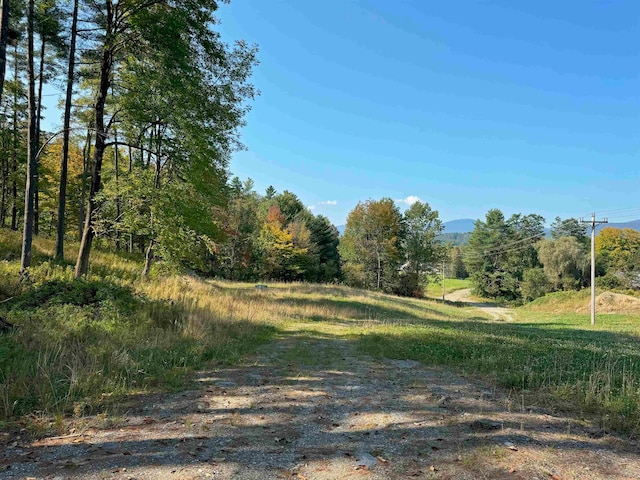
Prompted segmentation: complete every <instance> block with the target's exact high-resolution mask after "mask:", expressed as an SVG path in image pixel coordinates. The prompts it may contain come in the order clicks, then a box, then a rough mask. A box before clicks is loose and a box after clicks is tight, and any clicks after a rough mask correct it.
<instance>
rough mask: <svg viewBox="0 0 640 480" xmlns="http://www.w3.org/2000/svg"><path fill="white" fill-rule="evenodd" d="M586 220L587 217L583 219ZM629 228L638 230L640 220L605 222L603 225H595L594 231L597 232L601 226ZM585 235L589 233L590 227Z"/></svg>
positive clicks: (639, 229)
mask: <svg viewBox="0 0 640 480" xmlns="http://www.w3.org/2000/svg"><path fill="white" fill-rule="evenodd" d="M585 220H588V219H585ZM607 227H609V228H630V229H632V230H638V231H640V220H631V221H630V222H624V223H605V224H603V225H597V226H596V233H598V232H599V231H600V230H602V229H603V228H607ZM587 235H591V227H589V228H588V229H587Z"/></svg>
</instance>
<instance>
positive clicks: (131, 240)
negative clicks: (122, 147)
mask: <svg viewBox="0 0 640 480" xmlns="http://www.w3.org/2000/svg"><path fill="white" fill-rule="evenodd" d="M132 173H133V152H132V150H131V145H129V176H131V174H132ZM129 253H133V232H131V233H129Z"/></svg>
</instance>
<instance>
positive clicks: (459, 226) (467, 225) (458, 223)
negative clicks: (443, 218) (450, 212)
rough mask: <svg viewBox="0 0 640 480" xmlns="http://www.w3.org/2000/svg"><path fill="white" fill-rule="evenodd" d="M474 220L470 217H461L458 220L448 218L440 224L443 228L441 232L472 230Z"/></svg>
mask: <svg viewBox="0 0 640 480" xmlns="http://www.w3.org/2000/svg"><path fill="white" fill-rule="evenodd" d="M475 223H476V221H475V220H472V219H471V218H461V219H458V220H450V221H448V222H444V223H443V224H442V226H443V227H444V230H443V231H442V233H468V232H472V231H473V228H474V224H475Z"/></svg>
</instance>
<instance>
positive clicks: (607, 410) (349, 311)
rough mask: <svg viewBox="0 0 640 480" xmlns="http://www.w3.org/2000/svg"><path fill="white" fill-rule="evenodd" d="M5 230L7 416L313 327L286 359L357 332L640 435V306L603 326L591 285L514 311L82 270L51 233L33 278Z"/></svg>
mask: <svg viewBox="0 0 640 480" xmlns="http://www.w3.org/2000/svg"><path fill="white" fill-rule="evenodd" d="M2 234H3V235H2V237H1V239H0V259H4V260H0V301H2V300H3V299H6V298H9V297H12V296H13V297H14V298H13V299H12V300H10V301H8V302H5V303H2V304H0V316H2V317H4V318H6V319H7V320H9V321H10V322H12V323H15V324H16V325H18V327H19V328H18V329H17V330H16V331H14V332H12V333H10V334H3V335H0V421H2V420H4V421H7V420H9V421H11V420H16V419H20V418H24V416H26V415H33V414H34V413H37V412H41V413H43V414H45V415H57V416H60V415H68V414H72V413H75V414H78V415H81V414H83V413H85V412H92V413H99V412H103V411H108V410H109V409H110V408H111V406H112V405H114V404H118V403H119V402H121V401H123V400H124V397H126V396H127V395H130V394H132V393H139V392H142V391H149V390H154V391H156V390H171V389H178V388H183V387H184V386H185V385H186V384H187V382H188V381H189V378H190V374H191V372H193V371H194V370H196V369H200V368H205V367H207V366H210V365H211V363H215V364H234V363H237V362H239V361H241V360H242V359H243V357H244V356H245V355H247V354H250V353H252V352H255V351H256V350H257V349H258V347H260V346H261V345H264V344H265V343H266V342H270V341H275V340H276V339H282V338H290V339H291V338H294V337H295V338H298V337H296V335H301V332H303V331H304V332H311V333H313V335H311V334H309V335H307V334H305V335H306V336H307V337H309V338H310V339H311V340H313V338H316V340H313V341H318V342H322V345H323V348H325V353H326V355H324V356H322V355H317V354H313V355H311V354H310V352H315V350H313V349H309V348H306V347H304V346H301V345H298V346H296V345H293V346H292V348H291V349H290V350H289V351H288V353H287V354H286V355H288V357H287V358H285V359H284V360H285V361H287V362H289V363H291V364H292V366H293V367H294V368H295V366H296V365H297V364H299V365H315V366H317V368H325V367H326V365H330V364H332V359H333V358H334V357H336V356H338V355H339V354H340V351H339V350H336V349H332V347H331V344H330V342H331V340H332V339H345V338H348V339H349V340H350V341H354V342H355V343H356V345H357V346H358V351H360V352H361V353H363V354H369V355H372V356H374V357H378V358H383V357H384V358H395V359H414V360H418V361H421V362H423V363H425V364H427V365H435V366H444V367H447V368H451V369H454V370H456V371H458V372H460V373H462V374H464V375H467V376H469V377H474V378H477V377H479V378H481V379H483V380H484V381H485V382H487V383H488V384H490V385H497V386H500V387H504V388H507V389H511V390H512V391H513V392H516V393H517V394H518V396H520V395H524V396H525V397H526V398H527V402H537V403H538V404H540V405H543V406H545V407H548V408H551V409H558V410H565V411H571V412H574V413H578V414H583V415H584V416H585V418H591V419H596V420H598V421H599V422H600V423H601V424H602V425H603V426H605V427H606V428H610V429H616V430H618V431H621V432H627V433H629V434H631V435H634V436H638V435H640V315H613V314H609V315H600V316H599V317H598V324H597V326H596V327H591V326H590V325H589V316H588V315H580V314H576V313H570V312H572V311H575V310H571V309H573V308H574V306H575V305H577V304H578V303H580V302H582V301H583V296H584V294H583V293H579V294H566V295H556V296H555V297H554V296H550V297H547V298H545V299H540V300H538V301H536V302H534V303H533V304H532V305H530V306H527V307H521V308H518V309H517V310H516V311H515V313H514V321H513V322H496V321H491V320H490V317H489V316H487V315H485V314H483V313H481V312H480V311H479V310H476V309H474V308H471V307H466V306H464V305H452V304H446V303H442V302H435V301H431V300H419V299H410V298H398V297H394V296H391V295H385V294H380V293H375V292H368V291H363V290H358V289H352V288H348V287H342V286H321V285H309V284H295V283H294V284H287V283H269V284H268V285H269V288H267V289H265V290H259V289H255V288H254V284H249V283H245V284H242V283H234V282H225V281H210V280H200V279H195V278H191V277H183V276H179V275H167V276H161V275H159V274H156V276H155V277H154V278H153V279H152V280H151V281H148V282H140V281H139V272H140V269H141V259H140V258H138V257H136V256H127V255H124V256H123V255H115V254H112V253H107V252H100V251H96V252H95V255H93V256H92V272H91V275H89V277H88V278H87V279H86V280H82V281H74V280H72V273H73V272H72V265H71V261H68V262H65V263H62V264H60V263H56V262H54V261H53V260H52V259H51V257H50V255H51V253H52V250H53V244H52V242H49V241H46V240H42V239H38V240H37V242H36V255H35V258H36V261H34V267H33V268H32V269H31V275H30V279H29V280H28V281H27V282H20V281H19V277H18V264H17V258H18V256H16V250H17V248H18V247H17V245H19V242H20V238H19V236H18V235H15V234H9V235H7V234H6V232H2ZM73 254H74V252H73V249H70V252H69V255H70V257H72V256H73ZM448 283H450V285H451V288H466V287H467V285H468V283H466V282H465V281H448ZM559 306H560V307H562V308H560V310H558V307H559ZM305 335H303V336H305ZM300 338H302V337H300ZM311 340H308V341H311ZM305 352H306V353H305Z"/></svg>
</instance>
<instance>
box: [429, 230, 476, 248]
mask: <svg viewBox="0 0 640 480" xmlns="http://www.w3.org/2000/svg"><path fill="white" fill-rule="evenodd" d="M470 236H471V233H470V232H464V233H441V234H440V235H438V236H437V237H436V239H437V240H439V241H440V243H451V244H452V245H454V246H460V245H466V244H467V243H469V237H470Z"/></svg>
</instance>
